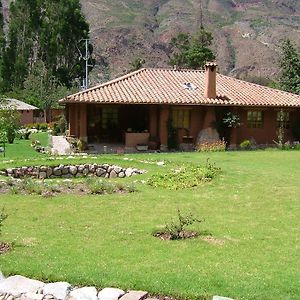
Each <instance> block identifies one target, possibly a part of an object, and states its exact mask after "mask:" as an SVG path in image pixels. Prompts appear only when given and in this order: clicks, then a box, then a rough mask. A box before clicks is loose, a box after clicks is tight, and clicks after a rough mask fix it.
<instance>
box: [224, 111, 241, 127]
mask: <svg viewBox="0 0 300 300" xmlns="http://www.w3.org/2000/svg"><path fill="white" fill-rule="evenodd" d="M222 121H223V124H224V125H225V126H226V127H228V128H237V127H239V126H240V125H241V123H240V117H239V116H238V115H237V114H235V113H232V112H228V113H227V114H226V116H225V117H224V118H223V120H222Z"/></svg>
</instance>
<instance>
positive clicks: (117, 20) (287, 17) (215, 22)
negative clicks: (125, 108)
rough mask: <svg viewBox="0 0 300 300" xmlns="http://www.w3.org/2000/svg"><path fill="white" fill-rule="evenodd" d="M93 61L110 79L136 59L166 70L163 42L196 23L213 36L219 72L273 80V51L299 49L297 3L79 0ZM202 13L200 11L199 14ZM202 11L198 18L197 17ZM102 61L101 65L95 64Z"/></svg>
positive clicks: (294, 0) (299, 10)
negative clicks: (287, 45) (290, 43)
mask: <svg viewBox="0 0 300 300" xmlns="http://www.w3.org/2000/svg"><path fill="white" fill-rule="evenodd" d="M81 2H82V7H83V11H84V13H85V14H86V16H87V18H88V20H89V22H90V26H91V36H92V42H93V44H94V46H95V53H96V54H97V57H98V61H99V62H102V65H103V63H107V66H106V68H105V70H103V68H102V70H99V69H98V71H97V75H98V77H99V79H100V78H101V77H103V76H102V73H103V71H105V74H106V76H107V77H112V78H113V77H115V76H117V75H120V74H123V73H125V72H126V71H128V70H129V69H130V66H129V65H130V62H132V60H133V59H134V58H135V57H141V58H143V59H145V60H146V65H147V66H158V67H162V66H167V61H168V55H169V53H168V42H169V41H170V39H171V37H172V36H174V35H176V33H178V32H180V31H186V32H195V31H196V30H197V28H199V25H200V23H201V15H202V20H203V24H204V25H205V27H207V28H208V29H209V30H211V31H212V32H213V33H214V49H215V51H216V52H217V60H218V64H219V66H220V71H221V72H223V73H226V74H232V75H233V76H238V77H245V76H248V78H249V77H267V78H273V77H274V76H275V75H276V74H277V72H278V69H277V66H276V62H277V58H278V45H279V42H280V40H281V39H282V38H285V37H289V38H290V39H292V40H294V41H297V42H298V43H299V39H300V1H299V0H202V4H201V0H120V1H117V0H114V1H111V0H81ZM201 7H202V9H201ZM201 11H202V13H201ZM100 56H101V59H100Z"/></svg>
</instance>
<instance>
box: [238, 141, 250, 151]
mask: <svg viewBox="0 0 300 300" xmlns="http://www.w3.org/2000/svg"><path fill="white" fill-rule="evenodd" d="M240 148H241V149H242V150H249V149H251V142H250V141H249V140H244V141H242V142H241V143H240Z"/></svg>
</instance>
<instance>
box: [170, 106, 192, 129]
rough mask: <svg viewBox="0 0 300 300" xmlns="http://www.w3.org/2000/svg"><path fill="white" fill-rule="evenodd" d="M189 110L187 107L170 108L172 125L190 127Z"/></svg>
mask: <svg viewBox="0 0 300 300" xmlns="http://www.w3.org/2000/svg"><path fill="white" fill-rule="evenodd" d="M190 119H191V111H190V110H189V109H177V108H174V109H172V125H173V127H175V128H183V129H189V128H190Z"/></svg>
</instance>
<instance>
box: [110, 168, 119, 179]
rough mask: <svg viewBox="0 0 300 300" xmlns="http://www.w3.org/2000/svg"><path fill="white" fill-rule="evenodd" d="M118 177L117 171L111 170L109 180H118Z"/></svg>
mask: <svg viewBox="0 0 300 300" xmlns="http://www.w3.org/2000/svg"><path fill="white" fill-rule="evenodd" d="M116 177H118V174H117V173H116V171H115V170H114V169H113V170H111V172H110V174H109V178H116Z"/></svg>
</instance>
